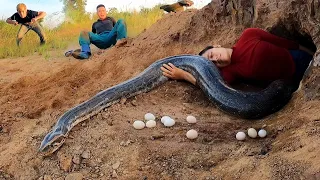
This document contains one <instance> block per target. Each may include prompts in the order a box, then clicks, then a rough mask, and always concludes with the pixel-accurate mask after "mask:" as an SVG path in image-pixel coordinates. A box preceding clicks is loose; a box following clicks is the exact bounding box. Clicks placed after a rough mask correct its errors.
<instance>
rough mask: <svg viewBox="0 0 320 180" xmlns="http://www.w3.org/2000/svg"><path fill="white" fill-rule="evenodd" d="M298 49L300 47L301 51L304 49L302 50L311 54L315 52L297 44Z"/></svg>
mask: <svg viewBox="0 0 320 180" xmlns="http://www.w3.org/2000/svg"><path fill="white" fill-rule="evenodd" d="M299 49H300V50H301V51H304V52H306V53H308V54H310V55H311V56H313V55H314V53H315V52H313V51H312V50H310V49H308V48H306V47H304V46H302V45H299Z"/></svg>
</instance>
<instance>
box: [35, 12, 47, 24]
mask: <svg viewBox="0 0 320 180" xmlns="http://www.w3.org/2000/svg"><path fill="white" fill-rule="evenodd" d="M34 13H35V15H36V16H35V17H34V18H32V19H31V22H32V23H34V22H36V21H38V20H39V19H42V18H44V17H45V16H46V15H47V13H46V12H44V11H39V12H36V11H34Z"/></svg>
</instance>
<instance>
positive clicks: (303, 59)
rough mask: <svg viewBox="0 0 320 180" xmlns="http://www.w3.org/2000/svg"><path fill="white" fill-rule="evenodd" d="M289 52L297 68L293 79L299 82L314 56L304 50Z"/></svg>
mask: <svg viewBox="0 0 320 180" xmlns="http://www.w3.org/2000/svg"><path fill="white" fill-rule="evenodd" d="M289 52H290V54H291V56H292V58H293V61H294V63H295V68H296V70H295V73H294V76H293V80H294V82H295V83H297V84H299V83H300V81H301V80H302V78H303V75H304V73H305V71H306V70H307V68H308V67H309V64H310V62H311V60H312V58H313V57H312V56H311V55H310V54H308V53H307V52H305V51H302V50H290V51H289Z"/></svg>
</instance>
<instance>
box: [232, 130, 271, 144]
mask: <svg viewBox="0 0 320 180" xmlns="http://www.w3.org/2000/svg"><path fill="white" fill-rule="evenodd" d="M248 136H249V137H251V138H256V137H257V136H259V137H261V138H264V137H266V136H267V131H266V130H264V129H260V130H259V132H257V131H256V130H255V129H254V128H249V129H248ZM236 138H237V140H239V141H243V140H245V138H246V133H244V132H242V131H240V132H238V133H237V134H236Z"/></svg>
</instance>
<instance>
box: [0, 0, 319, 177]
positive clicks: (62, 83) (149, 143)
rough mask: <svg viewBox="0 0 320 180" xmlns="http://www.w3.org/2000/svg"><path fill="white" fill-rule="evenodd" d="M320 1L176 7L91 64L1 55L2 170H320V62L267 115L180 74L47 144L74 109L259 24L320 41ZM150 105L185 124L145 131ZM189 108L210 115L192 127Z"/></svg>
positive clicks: (128, 173)
mask: <svg viewBox="0 0 320 180" xmlns="http://www.w3.org/2000/svg"><path fill="white" fill-rule="evenodd" d="M219 2H220V1H219ZM266 2H268V3H266ZM314 3H316V2H314V1H306V2H302V1H295V0H291V1H290V2H287V1H278V0H277V1H276V0H274V1H272V2H271V1H263V0H261V1H248V0H239V1H228V0H226V1H222V3H217V2H216V1H213V2H212V3H210V4H209V5H208V6H206V7H204V8H203V9H202V10H199V11H196V10H189V11H185V12H178V13H172V14H167V15H165V16H164V18H163V19H161V20H159V21H158V22H157V23H156V24H154V25H153V26H152V27H150V28H149V29H147V30H146V31H145V32H143V33H141V34H140V35H139V36H138V37H136V38H134V39H129V40H128V43H127V44H126V45H124V46H122V47H112V48H110V49H108V50H105V51H104V52H102V53H101V54H99V53H97V52H94V55H93V57H92V58H91V59H90V60H89V61H77V60H74V59H72V58H69V59H68V58H65V57H63V52H52V54H51V55H50V58H49V60H46V59H44V58H43V57H41V56H37V55H35V56H30V57H25V58H17V59H4V60H1V61H0V66H1V69H0V74H1V77H0V87H1V88H0V102H1V106H0V115H1V116H0V125H1V127H0V144H1V146H0V169H1V170H0V179H37V178H39V177H41V178H44V179H47V178H49V179H50V178H53V179H58V178H60V179H63V178H65V177H66V176H71V174H72V173H78V174H72V175H73V176H78V177H80V176H84V177H85V178H86V179H110V178H111V177H112V176H113V177H117V178H118V179H146V178H148V179H196V178H198V179H235V178H241V179H255V178H260V179H317V178H319V176H320V175H319V173H320V165H319V162H320V159H319V156H318V155H317V154H319V133H320V130H319V129H320V123H319V119H320V116H319V114H320V113H319V100H320V95H319V88H320V86H319V79H320V78H319V73H320V70H319V68H318V67H313V68H311V70H310V72H309V74H308V76H307V77H306V78H305V79H304V83H303V87H302V90H301V91H299V92H298V93H296V94H295V95H294V97H293V99H292V100H291V101H290V103H289V104H288V105H287V106H286V107H285V108H284V109H283V110H281V111H280V112H278V113H276V114H274V115H271V116H269V117H267V118H265V119H263V120H261V121H254V122H251V121H250V122H249V121H245V120H242V119H238V118H235V117H231V116H228V115H226V114H225V113H223V112H220V111H219V110H217V109H216V108H215V106H213V105H212V104H211V103H210V102H209V101H208V100H207V98H206V97H205V96H204V95H203V93H202V92H201V91H200V90H199V89H198V88H196V87H193V86H190V84H187V83H184V82H176V81H171V82H169V83H167V84H165V85H164V86H162V87H159V88H157V89H155V90H154V91H152V92H150V93H146V94H141V95H138V96H136V97H134V98H130V99H127V100H126V101H125V102H123V103H119V104H116V105H113V106H112V107H110V108H107V109H105V110H104V111H102V112H100V113H99V114H97V115H95V116H93V117H91V118H89V120H87V121H85V122H84V123H82V124H80V125H78V126H76V127H74V129H73V130H72V131H71V134H70V136H69V138H68V139H67V140H66V143H65V145H64V146H63V147H62V148H61V149H60V150H59V152H58V153H55V154H54V155H52V156H51V157H49V158H43V157H41V156H40V155H39V154H37V153H36V152H37V149H38V148H39V145H40V142H41V141H42V139H43V137H44V136H45V134H46V133H48V132H49V130H50V129H51V127H52V126H53V125H54V124H55V122H56V121H57V119H58V118H59V116H61V115H62V114H63V113H64V112H65V111H66V110H67V109H69V108H71V107H73V106H75V105H78V104H79V103H81V102H83V101H85V100H87V99H89V98H90V97H92V96H93V95H95V94H96V93H97V92H99V91H101V90H103V89H106V88H108V87H111V86H113V85H116V84H118V83H120V82H122V81H124V80H127V79H129V78H131V77H134V76H136V75H138V73H140V72H141V71H142V70H144V69H145V68H146V67H148V66H149V65H150V64H151V63H153V62H154V61H156V60H158V59H161V58H164V57H167V56H171V55H177V54H196V53H198V52H199V50H200V49H202V48H203V47H205V46H206V45H208V44H221V45H223V46H226V47H230V46H231V45H232V44H233V43H234V42H235V41H236V39H237V37H238V36H239V35H240V33H241V32H242V30H243V29H244V28H246V27H250V26H255V27H261V28H263V29H267V30H269V31H270V32H272V33H275V34H277V35H279V36H283V37H286V38H289V39H294V40H296V41H299V42H300V43H303V44H305V45H307V46H309V47H319V46H320V39H319V36H318V35H319V33H320V29H319V27H316V26H314V25H313V24H315V23H316V22H319V21H320V14H319V12H320V11H319V10H317V9H315V8H318V7H319V4H314ZM301 9H302V10H301ZM317 57H318V56H317ZM317 57H316V58H315V59H317ZM318 59H319V58H318ZM146 112H152V113H154V114H155V115H156V116H157V118H159V117H161V116H163V115H170V116H172V117H173V118H175V119H176V121H177V124H176V125H175V126H174V127H173V128H164V127H162V125H159V124H158V125H157V127H156V128H155V129H152V130H151V129H144V130H141V131H136V130H134V129H133V128H132V126H131V124H132V123H133V121H134V120H135V119H142V118H143V115H144V114H145V113H146ZM188 114H193V115H194V116H196V117H197V118H198V119H199V123H197V124H196V125H193V126H190V125H188V124H187V123H186V122H185V117H186V116H187V115H188ZM263 126H265V128H266V129H267V131H268V136H267V138H265V139H248V140H246V141H244V142H238V141H236V140H235V138H234V135H235V133H236V132H237V131H239V130H245V129H247V128H248V127H255V128H261V127H263ZM191 128H193V129H196V130H198V131H199V138H198V139H196V140H194V141H190V140H187V139H186V137H185V133H186V131H187V130H189V129H191Z"/></svg>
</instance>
